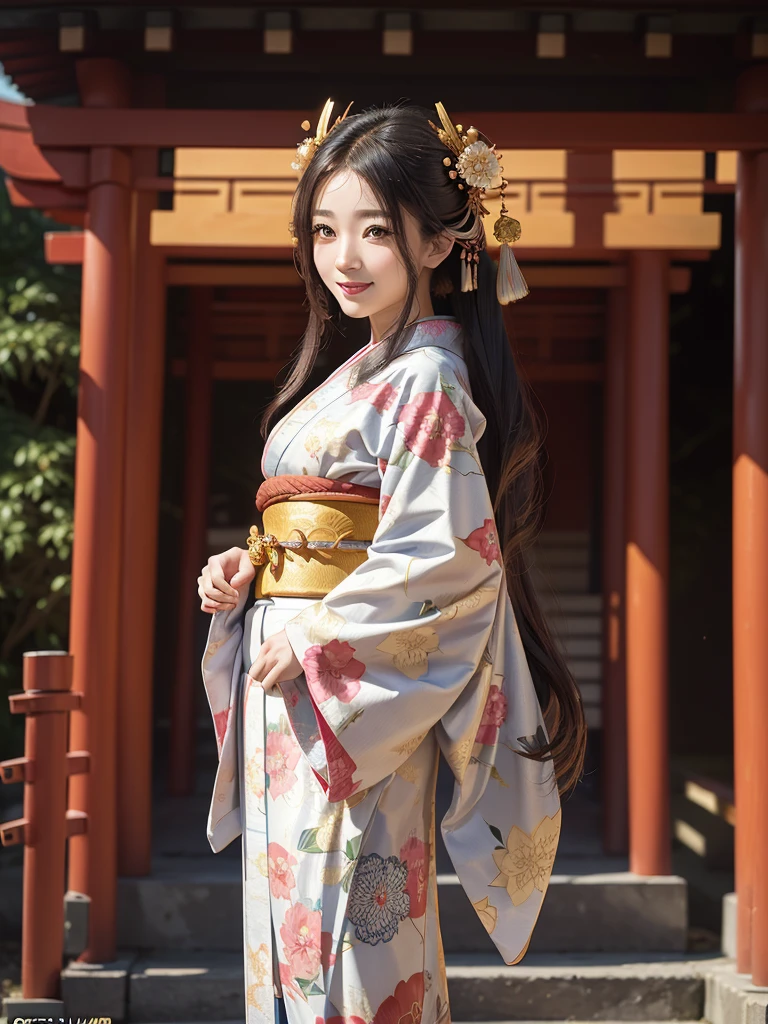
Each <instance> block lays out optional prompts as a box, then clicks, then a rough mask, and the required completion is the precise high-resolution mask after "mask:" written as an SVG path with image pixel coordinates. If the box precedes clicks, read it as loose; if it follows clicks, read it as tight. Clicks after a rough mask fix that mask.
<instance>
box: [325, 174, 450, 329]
mask: <svg viewBox="0 0 768 1024" xmlns="http://www.w3.org/2000/svg"><path fill="white" fill-rule="evenodd" d="M403 220H404V227H405V236H406V238H405V240H406V245H407V247H408V249H409V250H410V253H411V256H412V258H413V260H414V263H415V265H416V271H417V274H418V275H419V285H420V287H419V289H418V294H419V295H422V296H423V295H424V294H425V293H426V296H427V303H429V298H428V296H429V277H430V276H431V273H432V269H433V268H434V267H436V266H437V265H438V264H439V263H440V262H441V261H442V260H443V259H444V258H445V256H447V255H448V252H449V251H450V249H451V247H452V245H453V241H452V239H444V240H443V241H442V243H438V242H435V241H434V240H427V241H425V240H424V239H423V238H422V236H421V232H420V231H419V228H418V224H417V222H416V219H415V218H414V217H413V215H412V214H410V213H409V212H408V211H407V210H403ZM312 232H313V235H314V244H313V248H314V257H315V266H316V267H317V272H318V273H319V274H320V277H321V278H322V279H323V282H324V283H325V285H326V287H327V288H328V290H329V291H330V292H331V294H332V295H333V296H334V297H335V298H336V299H337V300H338V303H339V305H340V306H341V309H342V311H343V312H344V313H346V314H347V316H351V317H356V318H358V317H369V318H371V322H372V324H374V325H375V324H378V325H379V326H387V325H389V324H392V323H394V322H395V321H396V320H397V317H398V316H399V314H400V312H401V311H402V308H403V304H404V302H405V299H406V295H407V292H408V281H407V278H406V273H405V266H404V265H403V262H402V259H401V257H400V253H399V252H398V249H397V244H396V242H395V238H394V235H393V234H392V224H391V222H390V221H389V219H388V218H387V216H386V214H385V213H384V211H383V210H382V209H381V204H380V203H379V201H378V200H377V199H376V197H375V195H374V193H373V191H372V189H371V187H370V185H369V184H368V183H367V182H366V181H365V179H364V178H361V177H360V175H358V174H357V173H356V172H355V171H352V170H349V169H344V170H342V171H339V172H338V173H336V174H335V175H333V176H332V177H331V178H329V179H328V181H326V182H325V183H324V184H323V185H321V187H320V188H319V189H318V191H317V195H316V197H315V203H314V210H313V216H312ZM424 286H426V288H425V287H424ZM423 304H424V303H423V300H422V303H421V305H422V306H423ZM430 314H431V305H430V309H429V311H428V312H426V313H425V312H423V311H422V310H420V309H417V311H416V315H417V316H424V315H430ZM377 333H378V332H377Z"/></svg>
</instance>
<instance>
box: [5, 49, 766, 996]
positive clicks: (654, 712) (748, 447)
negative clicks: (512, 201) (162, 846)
mask: <svg viewBox="0 0 768 1024" xmlns="http://www.w3.org/2000/svg"><path fill="white" fill-rule="evenodd" d="M78 79H79V85H80V94H81V100H82V104H83V106H82V107H81V108H63V107H50V108H48V107H45V106H30V107H26V106H18V105H13V104H9V103H0V163H2V165H3V166H4V167H5V168H6V170H7V172H8V174H9V180H8V183H7V184H8V189H9V193H10V195H11V198H12V200H13V201H14V202H15V203H17V204H18V205H25V206H35V207H39V208H41V209H43V210H46V211H49V212H51V213H52V214H53V215H54V216H55V217H56V218H57V219H59V220H61V221H63V222H65V223H74V224H80V225H82V226H83V228H84V231H83V234H82V236H77V235H69V236H62V237H60V238H57V239H55V240H53V241H52V242H51V247H50V253H49V255H50V257H51V258H52V259H67V260H70V261H74V260H78V259H82V263H83V293H82V349H81V366H80V369H81V377H80V403H79V410H78V429H77V463H76V487H75V545H74V551H73V589H72V604H71V609H72V610H71V634H70V636H71V640H70V646H71V651H72V653H73V655H74V659H75V673H76V676H75V688H76V689H77V690H80V691H82V692H83V693H84V695H85V703H84V708H83V710H82V711H80V712H76V713H74V714H73V720H72V734H71V741H72V746H73V747H77V748H84V749H88V750H89V751H90V753H91V771H90V774H89V775H88V776H80V777H77V778H73V779H72V780H71V783H70V807H72V808H73V809H79V810H82V811H87V813H88V816H89V834H88V835H87V836H76V837H73V838H72V839H71V840H70V877H69V885H70V888H72V889H74V890H77V891H80V892H84V893H87V894H88V895H90V896H91V898H92V915H91V937H90V945H89V948H88V950H87V951H86V952H85V953H84V954H83V956H82V958H81V959H86V960H90V961H106V960H110V959H112V958H113V956H114V953H115V904H116V878H117V867H118V853H117V846H118V835H119V839H120V870H121V872H122V873H123V874H143V873H147V872H148V871H149V856H150V809H151V803H150V755H149V751H150V742H149V741H150V726H151V673H152V645H153V627H154V609H153V608H152V606H151V603H141V602H140V600H138V599H137V595H141V594H143V593H144V591H145V589H146V584H147V580H154V573H155V565H156V556H157V536H156V517H155V510H156V507H157V498H158V474H159V453H160V412H161V400H162V361H163V329H164V323H163V320H164V315H163V314H164V294H165V279H164V272H163V268H164V252H165V251H166V250H164V249H163V248H162V247H161V246H160V245H153V244H152V241H153V236H154V240H155V241H157V242H161V241H163V244H165V245H169V244H172V239H171V238H170V236H166V237H165V239H164V240H163V230H169V229H170V227H171V226H172V225H171V223H170V221H168V219H167V218H166V219H165V221H164V220H163V218H162V216H160V215H161V214H162V213H163V211H157V210H154V193H156V192H157V191H158V190H160V189H167V188H168V187H169V185H170V184H171V181H172V179H168V178H159V177H157V175H156V173H155V167H154V163H153V155H154V153H155V151H156V150H157V149H158V148H159V147H172V148H176V149H182V148H188V149H194V148H196V147H198V148H202V149H210V148H214V147H219V148H237V149H245V148H255V149H271V148H282V147H285V148H287V149H291V148H292V147H293V146H294V145H295V143H296V140H297V129H296V126H297V125H298V124H299V123H300V121H301V120H303V118H304V117H305V112H299V111H212V110H204V111H193V110H164V109H130V108H129V107H128V93H129V90H128V80H127V73H126V72H125V70H124V68H123V67H122V66H121V65H120V64H118V63H116V62H114V61H110V60H101V59H99V60H84V61H81V62H79V64H78ZM741 86H742V87H741V94H740V112H738V113H727V114H689V113H685V114H659V113H626V112H621V113H567V114H565V113H539V112H536V113H507V112H477V111H469V112H465V111H455V112H452V115H453V117H454V119H455V120H456V121H458V122H461V123H464V124H471V123H477V124H482V125H483V130H484V131H487V133H488V134H489V136H490V137H492V138H494V139H495V140H496V142H497V144H498V148H499V149H500V150H501V151H502V152H503V151H505V150H509V149H510V148H514V149H515V150H521V149H529V150H559V151H563V150H566V151H567V150H573V151H576V152H578V153H584V152H589V153H591V154H602V155H607V154H611V153H615V152H616V151H640V150H650V151H678V152H679V151H699V152H702V153H703V152H705V151H706V152H712V151H716V152H718V153H721V154H728V153H738V158H737V165H738V171H737V174H736V178H735V188H736V209H737V217H736V323H735V372H736V383H735V403H734V472H733V501H734V535H733V556H734V574H733V587H734V690H735V732H736V736H735V739H736V744H735V749H736V754H735V777H736V800H737V805H738V823H737V829H736V886H737V892H738V896H739V909H738V913H739V917H738V963H737V969H738V970H739V971H742V972H749V971H751V972H752V974H753V979H754V981H755V983H756V984H760V985H764V984H768V803H766V801H765V800H764V799H760V798H761V797H762V796H763V795H764V794H765V793H766V792H768V744H766V743H765V741H764V736H763V735H762V729H763V726H762V725H761V723H765V722H766V721H768V631H766V630H765V628H764V620H765V615H766V611H768V532H767V531H766V523H768V297H767V292H766V288H765V282H766V280H768V69H767V68H766V67H765V66H762V67H761V66H756V67H754V68H753V69H751V70H750V71H749V72H747V73H746V74H745V75H744V77H743V79H742V82H741ZM649 177H650V178H651V179H653V178H654V175H653V174H651V175H649ZM630 178H632V176H631V175H630ZM513 184H514V183H513ZM647 184H648V191H647V195H648V197H649V202H657V203H658V202H659V201H660V200H661V198H662V197H661V196H660V195H657V194H656V192H655V190H654V188H653V187H652V183H647ZM173 187H174V188H178V190H179V191H181V190H183V183H181V182H179V183H177V184H174V186H173ZM509 191H510V192H512V189H510V190H509ZM619 193H620V189H617V190H616V191H615V193H614V195H616V194H619ZM530 201H531V200H530V195H528V196H527V197H526V203H528V204H529V203H530ZM612 203H613V198H612V200H611V205H609V206H608V207H607V208H606V210H605V215H606V216H605V218H604V219H603V220H602V221H601V223H602V235H601V236H600V237H597V238H594V237H593V238H588V239H586V240H585V239H584V238H581V239H579V238H576V237H574V238H572V239H571V242H570V244H569V246H568V255H569V256H571V257H573V258H577V259H578V258H584V257H585V255H586V254H591V255H594V253H595V252H599V253H600V254H601V255H602V256H604V255H605V249H606V248H610V247H612V246H613V247H614V248H625V249H626V248H630V249H632V250H633V251H632V252H631V254H630V259H629V263H628V266H627V268H626V277H625V278H622V281H623V283H624V284H626V291H627V294H628V299H629V304H628V309H626V310H623V311H622V309H621V308H620V303H613V304H612V307H611V309H612V314H611V319H612V326H611V329H610V341H611V344H610V346H609V354H608V359H607V367H606V375H605V382H606V390H607V406H606V407H607V411H608V416H609V421H608V431H607V433H609V434H610V435H611V438H612V441H611V442H610V443H609V451H608V452H607V462H606V464H607V465H608V466H609V467H613V471H614V472H613V477H612V479H610V481H609V487H610V491H611V494H610V495H609V498H608V501H609V502H610V504H609V506H608V507H609V509H613V510H614V511H615V510H617V509H620V508H621V507H622V504H623V501H622V497H623V494H624V490H625V486H624V485H625V483H626V521H624V519H623V517H621V516H619V517H614V520H615V521H611V520H610V518H609V520H608V526H609V529H608V530H607V533H606V538H605V550H604V561H605V564H606V593H610V594H611V595H614V594H615V595H616V606H615V607H609V608H608V609H607V616H608V625H609V627H610V629H609V631H608V635H609V636H611V635H615V627H616V625H617V621H618V620H619V619H620V616H621V611H622V601H623V595H624V593H626V649H627V673H626V675H627V678H626V686H627V710H628V714H627V742H628V752H629V758H628V782H629V826H630V869H631V870H632V871H634V872H637V873H639V874H663V873H667V872H668V871H669V847H670V839H669V815H668V799H669V795H668V761H667V748H666V737H667V721H666V715H667V712H666V704H667V664H666V663H667V612H666V589H667V558H668V554H667V552H668V530H667V502H668V485H667V472H668V465H667V400H668V387H667V375H668V371H667V363H668V352H667V338H668V317H667V298H668V294H669V291H670V287H671V278H670V272H669V250H670V249H677V250H679V249H680V245H679V243H676V242H675V238H674V234H673V236H672V237H671V238H669V237H668V238H665V237H663V235H660V234H659V233H658V231H657V230H656V229H658V228H659V227H660V226H661V224H662V220H663V218H662V219H656V222H655V224H654V225H652V227H653V229H654V230H653V231H652V232H651V233H650V234H646V235H645V236H643V230H644V228H645V227H648V226H649V225H648V221H649V220H650V219H651V217H650V216H649V210H645V211H642V210H641V211H640V212H639V214H638V217H639V220H637V221H636V222H635V223H634V225H633V226H632V230H633V231H634V232H635V234H634V235H632V236H631V238H632V239H633V240H632V241H628V238H630V236H627V235H624V236H622V234H621V231H622V230H629V227H628V226H629V225H631V218H632V214H631V213H630V214H626V215H624V217H623V218H622V217H621V216H618V217H617V216H615V214H614V211H613V209H612ZM650 211H651V213H652V212H653V206H651V207H650ZM612 216H614V220H613V221H611V217H612ZM674 216H676V214H673V217H674ZM627 218H629V219H627ZM278 219H279V220H280V221H281V223H283V224H284V221H285V218H284V217H283V215H282V213H281V214H280V216H279V218H278ZM521 219H523V218H521ZM622 219H623V220H624V224H623V225H622V223H621V221H622ZM275 223H277V219H276V220H275ZM526 223H527V224H530V218H528V219H527V221H526ZM262 226H263V227H264V230H265V231H266V234H265V236H264V237H266V238H268V237H269V233H268V231H267V225H266V222H264V223H263V224H262ZM667 227H669V224H667ZM677 227H678V229H679V228H680V225H679V224H678V226H677ZM704 230H705V234H706V229H704ZM611 231H614V232H618V234H613V235H611ZM202 241H203V240H202V239H198V242H202ZM713 244H716V243H713V241H712V239H711V238H710V239H709V241H707V239H706V238H704V239H703V240H702V239H701V238H699V240H698V242H697V243H696V244H695V245H694V248H699V249H702V248H703V249H706V248H707V247H709V248H711V247H713ZM198 251H201V252H204V251H205V249H204V248H202V247H201V248H199V249H198ZM518 251H519V254H520V256H521V258H522V259H523V261H525V260H526V258H531V257H533V256H535V255H536V253H535V251H534V250H526V249H525V247H522V248H520V249H519V250H518ZM228 252H229V253H234V252H240V253H243V254H245V255H250V256H252V255H253V250H252V248H245V249H242V248H241V249H238V248H237V247H235V248H231V249H229V250H228ZM289 254H290V249H289V248H288V247H287V246H286V245H285V244H283V243H282V242H280V241H279V240H278V239H276V238H275V239H273V240H272V242H271V243H270V244H267V245H266V246H264V247H260V255H264V256H267V257H273V258H282V259H285V258H286V257H288V256H289ZM559 255H560V256H562V255H563V252H562V250H561V251H560V252H559ZM686 256H688V257H689V258H691V253H690V252H688V251H686ZM529 278H532V275H529ZM623 333H626V334H627V336H628V337H627V340H628V345H627V350H626V353H624V352H623V350H622V347H621V345H620V343H619V341H620V338H621V336H622V334H623ZM616 339H619V340H618V341H617V340H616ZM625 388H626V392H625ZM625 404H626V409H627V412H626V420H625V419H624V414H623V409H624V407H625ZM625 430H626V447H625V448H624V445H623V443H622V442H621V438H622V437H623V436H624V431H625ZM624 467H626V470H625V471H626V481H625V482H624V480H623V472H624ZM195 571H196V570H195ZM624 572H626V582H624ZM191 584H192V581H191V580H190V596H191V601H192V604H191V607H190V614H191V610H192V608H193V607H194V604H195V603H196V597H195V594H194V587H193V586H192V585H191ZM609 653H610V652H609ZM613 661H614V662H616V661H617V659H616V658H614V659H613ZM608 662H609V665H610V663H611V658H610V657H609V659H608ZM621 683H622V679H621V675H620V673H618V674H617V672H616V670H615V667H614V671H613V675H612V676H609V678H608V679H607V680H606V684H607V691H608V699H607V702H606V710H607V711H608V719H607V721H606V723H605V724H606V739H610V737H611V736H614V735H620V731H618V732H617V730H619V727H620V725H621V720H622V718H623V711H622V703H621V693H620V692H619V691H620V685H621ZM118 721H119V724H120V730H119V733H118ZM622 762H623V751H622V750H621V749H620V746H617V745H616V744H615V743H614V746H613V748H612V749H611V750H610V751H609V753H608V764H609V765H610V766H612V767H613V769H614V780H615V781H614V785H613V788H612V790H609V792H608V793H607V803H608V806H609V807H612V808H613V809H614V812H615V811H616V810H617V808H620V805H621V801H622V796H621V791H622V789H623V785H624V776H623V772H622ZM607 841H608V842H611V841H613V842H615V841H616V834H615V828H614V835H613V838H612V839H611V837H610V836H608V837H607Z"/></svg>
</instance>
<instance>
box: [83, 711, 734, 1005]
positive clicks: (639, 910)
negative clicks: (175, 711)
mask: <svg viewBox="0 0 768 1024" xmlns="http://www.w3.org/2000/svg"><path fill="white" fill-rule="evenodd" d="M157 746H158V748H159V750H160V751H162V750H163V744H162V743H158V745H157ZM198 763H199V766H200V780H199V784H198V791H197V793H196V794H195V795H194V796H192V797H190V798H187V799H177V800H170V799H168V798H165V797H164V796H163V795H162V794H161V793H160V792H158V793H157V795H156V802H155V803H156V821H155V846H156V856H155V858H154V863H153V871H152V875H151V876H150V877H148V878H121V879H120V881H119V937H118V942H119V947H120V960H119V961H118V962H117V963H115V964H110V965H104V970H103V971H100V970H99V969H98V968H95V967H93V966H90V967H81V966H79V965H77V964H72V965H70V967H69V968H67V969H66V970H65V972H64V976H63V989H64V998H65V1006H66V1007H67V1008H68V1012H69V1008H71V1010H72V1012H73V1014H76V1015H77V1016H80V1017H83V1016H86V1017H89V1016H105V1015H109V1016H112V1017H113V1019H114V1020H115V1021H119V1020H129V1021H135V1022H144V1024H151V1022H156V1024H159V1022H161V1021H172V1022H185V1021H186V1022H193V1021H202V1020H217V1021H242V1019H243V971H242V952H241V948H242V947H241V941H242V940H241V935H242V932H241V904H240V899H241V895H240V862H239V855H240V852H239V842H235V843H232V844H231V846H230V847H228V848H227V849H226V850H224V851H222V853H220V854H218V855H216V856H214V855H213V854H212V853H210V852H209V849H208V844H207V840H206V837H205V819H206V812H207V802H208V795H209V793H210V787H211V784H212V780H213V769H214V764H215V747H214V746H213V744H212V742H211V737H210V736H209V734H208V731H206V732H205V733H204V734H201V737H200V745H199V758H198ZM451 787H452V780H451V777H450V773H449V772H447V771H443V772H441V775H440V778H439V780H438V794H437V805H438V806H437V815H438V820H439V819H440V818H441V817H442V815H443V813H444V812H445V810H446V809H447V806H448V803H449V801H450V793H451ZM598 834H599V830H598V807H597V805H596V804H595V803H594V801H593V800H592V799H591V798H590V797H589V795H588V793H585V794H582V793H580V792H579V791H578V790H577V793H576V794H574V796H573V797H571V798H570V799H569V800H566V801H564V802H563V838H562V840H561V844H560V849H559V851H558V856H557V859H556V861H555V868H554V874H553V877H552V882H551V884H550V887H549V890H548V893H547V898H546V900H545V902H544V906H543V909H542V912H541V915H540V917H539V920H538V923H537V925H536V929H535V931H534V935H533V939H532V942H531V946H530V948H529V951H528V953H527V954H526V956H525V958H524V960H523V961H522V962H521V963H520V964H517V965H515V966H514V967H508V966H506V965H504V964H503V963H502V962H501V960H500V958H499V956H498V954H497V953H496V952H495V950H494V947H493V945H492V943H491V941H490V939H489V937H488V935H487V933H486V932H485V930H484V929H483V928H482V926H481V925H480V923H479V921H478V919H477V916H476V914H475V912H474V910H473V909H472V907H471V905H470V904H469V902H468V900H467V898H466V896H465V894H464V892H463V890H462V888H461V886H460V885H459V884H458V880H457V878H456V876H455V875H454V874H453V872H452V866H451V864H450V861H449V859H448V857H447V854H446V853H445V850H444V849H443V848H442V847H440V848H439V849H438V854H437V856H438V886H439V900H440V907H441V930H442V934H443V941H444V945H445V950H446V964H447V970H448V978H449V991H450V998H451V1005H452V1018H453V1020H454V1021H486V1022H491V1021H528V1022H529V1024H532V1022H540V1021H565V1020H568V1021H579V1020H581V1021H606V1022H607V1021H614V1022H619V1021H643V1022H645V1024H650V1022H662V1021H673V1020H674V1021H688V1022H692V1021H699V1020H701V1019H702V1015H703V1012H704V999H705V985H706V972H707V971H708V970H709V969H711V967H712V966H713V965H715V964H718V963H720V962H721V960H722V958H721V957H720V956H719V953H717V952H715V951H712V952H693V951H691V950H689V948H688V946H689V942H688V928H687V923H688V922H687V890H686V883H685V880H684V879H682V878H680V877H677V876H665V877H658V878H641V877H638V876H635V875H632V874H630V873H629V872H628V871H627V863H626V860H625V859H624V858H607V857H604V856H602V855H601V853H600V850H599V847H598V844H597V841H596V838H595V837H596V836H597V835H598ZM424 1024H427V1022H424Z"/></svg>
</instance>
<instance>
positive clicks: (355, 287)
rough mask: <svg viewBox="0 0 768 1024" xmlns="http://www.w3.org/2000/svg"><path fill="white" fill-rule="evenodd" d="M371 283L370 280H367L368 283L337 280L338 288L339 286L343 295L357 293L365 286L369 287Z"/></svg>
mask: <svg viewBox="0 0 768 1024" xmlns="http://www.w3.org/2000/svg"><path fill="white" fill-rule="evenodd" d="M372 283H373V282H372V281H369V282H368V284H352V283H349V284H347V283H346V282H343V281H339V288H341V290H342V291H343V292H344V294H345V295H359V294H360V293H361V292H364V291H365V289H366V288H370V287H371V284H372Z"/></svg>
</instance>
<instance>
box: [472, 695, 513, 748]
mask: <svg viewBox="0 0 768 1024" xmlns="http://www.w3.org/2000/svg"><path fill="white" fill-rule="evenodd" d="M507 708H508V704H507V698H506V697H505V696H504V694H503V693H502V692H501V689H500V687H498V686H496V685H495V684H493V685H492V686H491V688H490V690H489V691H488V699H487V700H486V702H485V709H484V710H483V717H482V718H481V719H480V728H479V729H478V730H477V736H476V737H475V742H476V743H488V744H490V745H493V744H494V743H495V742H496V737H497V736H498V735H499V729H500V728H501V726H502V725H503V724H504V722H506V720H507Z"/></svg>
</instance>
